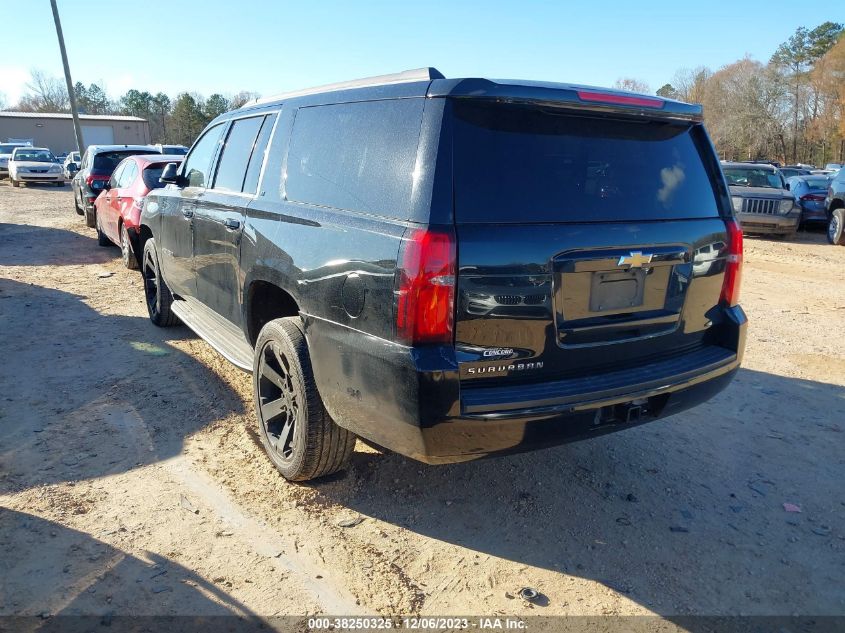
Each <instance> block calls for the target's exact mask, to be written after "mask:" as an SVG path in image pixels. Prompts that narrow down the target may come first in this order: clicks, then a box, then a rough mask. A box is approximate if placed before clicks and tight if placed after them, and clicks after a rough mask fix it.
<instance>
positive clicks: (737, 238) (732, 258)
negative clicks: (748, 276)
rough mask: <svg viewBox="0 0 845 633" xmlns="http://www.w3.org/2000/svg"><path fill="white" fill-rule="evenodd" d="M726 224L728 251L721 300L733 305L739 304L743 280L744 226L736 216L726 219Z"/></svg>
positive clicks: (724, 303)
mask: <svg viewBox="0 0 845 633" xmlns="http://www.w3.org/2000/svg"><path fill="white" fill-rule="evenodd" d="M725 225H726V227H727V230H728V243H727V249H728V251H727V256H726V259H725V280H724V281H723V282H722V296H721V298H720V301H721V303H722V304H723V305H726V306H729V307H733V306H735V305H737V304H739V286H740V282H741V281H742V227H740V225H739V222H738V221H737V220H736V218H731V219H730V220H726V221H725Z"/></svg>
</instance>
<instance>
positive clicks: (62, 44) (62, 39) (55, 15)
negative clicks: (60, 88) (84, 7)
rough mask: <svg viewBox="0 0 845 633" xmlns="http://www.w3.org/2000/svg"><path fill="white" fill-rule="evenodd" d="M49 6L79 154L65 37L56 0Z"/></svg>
mask: <svg viewBox="0 0 845 633" xmlns="http://www.w3.org/2000/svg"><path fill="white" fill-rule="evenodd" d="M50 6H52V7H53V20H54V21H55V23H56V35H57V36H58V38H59V50H61V52H62V65H63V66H64V67H65V81H66V82H67V96H68V97H69V98H70V114H71V116H72V117H73V131H74V132H75V133H76V150H77V151H78V152H79V154H80V156H81V155H82V151H83V150H84V149H85V147H84V145H83V143H82V127H81V126H80V125H79V110H77V108H76V93H75V92H74V91H73V81H71V78H70V66H69V65H68V63H67V51H66V50H65V37H64V35H62V22H61V20H59V9H58V7H56V0H50Z"/></svg>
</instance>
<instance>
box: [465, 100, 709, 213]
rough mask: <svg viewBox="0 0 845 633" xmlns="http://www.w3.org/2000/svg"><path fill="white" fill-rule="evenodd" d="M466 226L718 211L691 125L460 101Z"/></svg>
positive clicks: (533, 107) (534, 107)
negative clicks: (473, 223) (483, 223)
mask: <svg viewBox="0 0 845 633" xmlns="http://www.w3.org/2000/svg"><path fill="white" fill-rule="evenodd" d="M453 112H454V125H453V130H454V131H453V156H454V168H453V169H454V195H455V217H456V220H457V221H458V222H467V223H472V222H502V223H509V222H512V223H525V222H576V221H581V222H584V221H586V222H589V221H614V220H618V221H624V220H640V219H646V220H651V219H676V218H693V217H711V216H718V215H719V208H718V203H717V200H716V195H715V193H714V189H713V184H712V183H711V180H710V178H709V176H708V173H707V170H706V168H705V166H704V164H703V162H702V158H701V156H700V154H699V151H698V148H697V146H696V143H695V141H694V139H693V132H692V128H691V126H690V125H689V124H683V123H668V122H662V121H647V120H643V121H641V120H628V119H611V118H603V117H598V116H588V115H582V114H577V113H572V112H571V111H570V112H564V111H556V110H554V109H551V108H541V107H536V106H512V105H504V104H489V103H481V102H477V101H476V102H473V101H455V102H453Z"/></svg>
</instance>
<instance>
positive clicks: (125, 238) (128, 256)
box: [120, 223, 138, 270]
mask: <svg viewBox="0 0 845 633" xmlns="http://www.w3.org/2000/svg"><path fill="white" fill-rule="evenodd" d="M120 254H121V256H122V257H123V265H124V266H126V267H127V268H128V269H129V270H137V268H138V258H137V257H135V252H134V251H133V250H132V240H130V239H129V231H127V230H126V225H125V224H123V223H121V224H120Z"/></svg>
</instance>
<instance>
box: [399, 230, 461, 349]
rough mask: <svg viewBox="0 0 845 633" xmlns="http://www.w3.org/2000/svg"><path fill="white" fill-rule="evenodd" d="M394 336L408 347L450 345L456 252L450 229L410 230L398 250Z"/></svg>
mask: <svg viewBox="0 0 845 633" xmlns="http://www.w3.org/2000/svg"><path fill="white" fill-rule="evenodd" d="M398 259H399V262H398V263H399V266H398V270H397V271H396V278H395V284H394V292H395V295H396V303H395V308H396V334H397V338H398V339H399V340H400V341H401V342H403V343H405V344H408V345H419V344H431V343H444V344H449V343H451V342H452V337H453V332H454V326H455V277H456V275H457V249H456V239H455V232H454V230H453V229H452V228H451V227H450V228H436V229H435V228H428V229H409V230H408V231H407V232H406V233H405V236H404V237H403V238H402V242H401V244H400V246H399V258H398Z"/></svg>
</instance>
